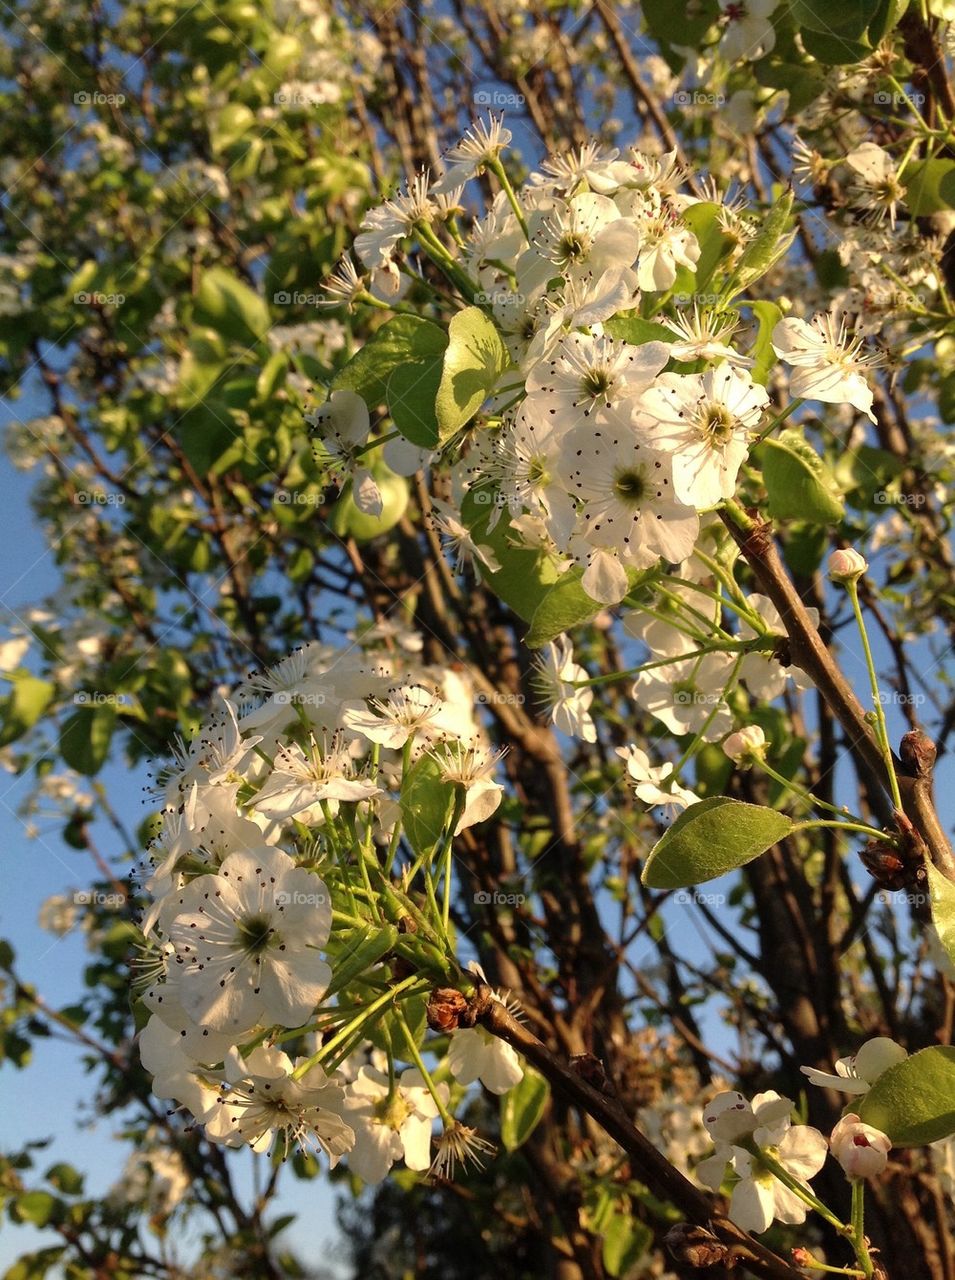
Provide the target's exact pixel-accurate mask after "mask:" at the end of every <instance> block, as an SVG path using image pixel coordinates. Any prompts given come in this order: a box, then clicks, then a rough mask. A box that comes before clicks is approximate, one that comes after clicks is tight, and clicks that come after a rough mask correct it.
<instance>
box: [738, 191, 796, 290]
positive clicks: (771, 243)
mask: <svg viewBox="0 0 955 1280" xmlns="http://www.w3.org/2000/svg"><path fill="white" fill-rule="evenodd" d="M792 209H793V193H792V192H791V191H787V192H786V194H785V195H784V196H783V197H782V199H780V200H777V202H776V203H775V204H774V205H773V207H772V208H771V209H770V210H769V212H768V213H767V215H766V217H765V219H764V220H763V223H762V226H761V227H760V229H759V231H757V233H756V235H755V236H754V237H753V238H752V240H750V242H749V244H748V245H747V246H746V248H745V249H744V250H743V253H742V256H741V257H740V260H739V262H738V264H737V266H736V270H735V271H734V272H733V274H732V276H731V277H730V279H729V280H728V281H727V283H726V287H725V288H724V290H723V299H724V301H728V300H729V299H730V298H733V297H735V296H736V294H738V293H742V292H743V290H744V289H746V288H748V287H749V285H751V284H754V283H755V282H756V281H757V280H758V279H759V278H760V277H761V276H764V275H765V274H766V272H767V271H768V270H769V269H770V267H772V266H773V264H774V263H775V262H777V261H778V260H779V259H780V258H781V257H782V256H783V254H784V253H785V252H786V250H787V249H788V248H789V246H790V245H791V244H792V242H793V240H794V239H795V235H796V233H795V231H792V230H790V224H791V222H792Z"/></svg>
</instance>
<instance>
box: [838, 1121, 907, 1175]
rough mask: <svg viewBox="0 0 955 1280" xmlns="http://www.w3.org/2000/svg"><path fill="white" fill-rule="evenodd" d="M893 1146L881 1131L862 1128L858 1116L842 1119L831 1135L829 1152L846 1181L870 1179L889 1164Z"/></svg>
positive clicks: (864, 1126)
mask: <svg viewBox="0 0 955 1280" xmlns="http://www.w3.org/2000/svg"><path fill="white" fill-rule="evenodd" d="M891 1146H892V1142H891V1139H890V1138H888V1137H887V1136H886V1135H885V1134H884V1133H883V1132H882V1131H881V1129H873V1128H872V1126H871V1125H869V1124H863V1123H862V1121H861V1120H860V1119H859V1117H858V1116H857V1115H855V1114H854V1113H853V1112H851V1111H850V1112H849V1113H848V1114H847V1115H844V1116H843V1117H842V1119H841V1120H840V1121H839V1123H838V1124H837V1125H836V1127H835V1128H834V1129H833V1131H832V1136H831V1137H830V1139H829V1148H830V1150H831V1151H832V1154H833V1155H834V1156H835V1157H836V1159H837V1160H838V1161H839V1163H840V1164H841V1165H842V1169H843V1172H844V1173H845V1175H846V1177H847V1178H853V1179H854V1178H873V1177H875V1175H876V1174H877V1173H881V1172H882V1170H883V1169H884V1168H885V1166H886V1165H887V1164H888V1161H889V1150H890V1148H891Z"/></svg>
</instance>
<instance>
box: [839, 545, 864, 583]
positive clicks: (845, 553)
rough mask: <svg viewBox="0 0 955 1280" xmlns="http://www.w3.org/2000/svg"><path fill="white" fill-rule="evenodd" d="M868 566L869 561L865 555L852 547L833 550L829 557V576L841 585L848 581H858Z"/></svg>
mask: <svg viewBox="0 0 955 1280" xmlns="http://www.w3.org/2000/svg"><path fill="white" fill-rule="evenodd" d="M868 567H869V562H868V561H867V560H866V558H865V556H861V555H860V554H859V552H858V551H854V550H853V549H852V547H846V548H845V549H844V550H839V551H833V553H832V555H831V556H830V557H829V577H830V578H831V579H832V581H833V582H838V583H840V584H841V585H845V584H846V583H847V582H856V581H857V580H858V579H859V578H861V577H862V575H863V574H864V573H865V571H866V569H868Z"/></svg>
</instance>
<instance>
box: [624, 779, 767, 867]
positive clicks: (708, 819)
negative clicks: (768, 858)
mask: <svg viewBox="0 0 955 1280" xmlns="http://www.w3.org/2000/svg"><path fill="white" fill-rule="evenodd" d="M792 828H793V821H792V819H791V818H789V817H787V816H786V814H784V813H778V812H777V811H776V810H775V809H767V808H764V807H763V806H762V805H757V804H744V802H743V801H742V800H731V799H730V798H729V797H727V796H714V797H713V798H712V799H710V800H701V801H699V803H698V804H691V805H690V807H689V808H688V809H684V811H683V812H682V813H681V814H680V816H679V817H678V818H677V820H676V822H674V824H673V826H672V827H670V829H669V830H668V831H667V832H666V833H665V834H664V835H663V836H662V837H661V838H660V839H659V840H658V841H657V843H656V844H655V845H654V846H653V848H652V849H651V851H650V856H649V858H648V859H647V862H646V866H645V867H644V868H643V874H642V875H641V877H640V879H641V881H642V882H643V884H645V885H646V886H647V888H649V889H685V888H687V887H688V886H689V885H694V884H704V883H705V882H706V881H707V880H715V879H717V877H718V876H722V875H725V874H726V873H727V872H728V871H735V870H736V869H737V867H742V866H745V865H746V863H747V862H752V860H753V859H754V858H758V857H759V855H760V854H761V853H765V852H766V850H767V849H771V848H772V847H773V845H774V844H777V843H778V842H779V841H780V840H782V838H783V837H784V836H787V835H788V834H789V833H790V831H792Z"/></svg>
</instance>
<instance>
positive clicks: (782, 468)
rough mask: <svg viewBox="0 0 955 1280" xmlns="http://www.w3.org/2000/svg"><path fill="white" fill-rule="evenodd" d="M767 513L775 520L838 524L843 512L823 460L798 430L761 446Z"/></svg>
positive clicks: (765, 442) (840, 501)
mask: <svg viewBox="0 0 955 1280" xmlns="http://www.w3.org/2000/svg"><path fill="white" fill-rule="evenodd" d="M759 453H760V463H761V465H762V469H763V483H764V484H765V486H766V492H767V494H768V495H769V502H768V506H767V509H768V512H769V514H770V515H771V516H774V517H775V518H776V519H777V520H808V521H809V522H811V523H813V524H838V523H839V521H840V520H841V519H842V518H843V516H844V515H845V509H844V508H843V505H842V500H841V499H840V498H838V497H837V496H836V494H835V492H834V485H833V483H832V482H831V481H830V480H829V478H828V476H827V474H826V471H825V468H824V466H823V462H822V459H821V458H820V457H819V455H818V454H817V453H816V452H815V450H814V449H813V448H812V447H811V446H810V445H808V444H807V443H806V441H805V440H804V439H803V437H802V435H801V434H800V433H799V432H798V431H785V432H783V433H782V435H780V436H779V437H777V438H776V439H770V440H765V441H763V444H762V445H761V446H760V451H759Z"/></svg>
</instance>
